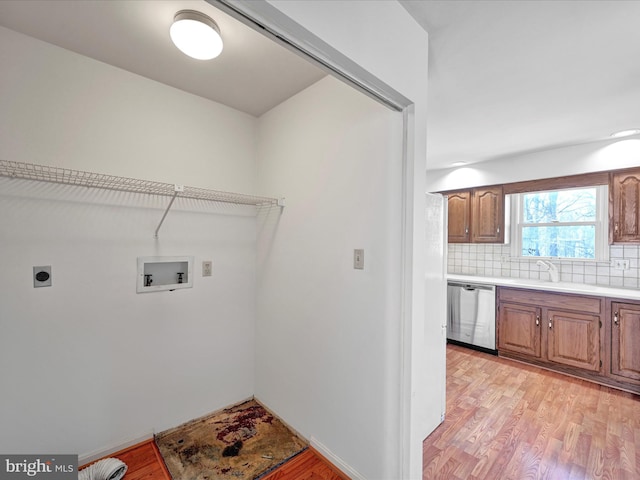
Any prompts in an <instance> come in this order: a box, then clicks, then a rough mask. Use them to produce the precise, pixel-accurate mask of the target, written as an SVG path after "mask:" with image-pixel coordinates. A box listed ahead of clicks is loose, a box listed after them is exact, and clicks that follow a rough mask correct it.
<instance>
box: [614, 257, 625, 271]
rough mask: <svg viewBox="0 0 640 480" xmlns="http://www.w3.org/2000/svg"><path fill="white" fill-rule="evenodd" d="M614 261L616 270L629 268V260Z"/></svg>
mask: <svg viewBox="0 0 640 480" xmlns="http://www.w3.org/2000/svg"><path fill="white" fill-rule="evenodd" d="M612 263H613V268H614V269H615V270H629V260H621V259H620V260H613V262H612Z"/></svg>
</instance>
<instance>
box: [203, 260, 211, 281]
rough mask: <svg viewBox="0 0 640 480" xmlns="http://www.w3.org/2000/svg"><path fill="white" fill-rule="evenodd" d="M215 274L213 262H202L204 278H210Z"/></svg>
mask: <svg viewBox="0 0 640 480" xmlns="http://www.w3.org/2000/svg"><path fill="white" fill-rule="evenodd" d="M212 273H213V262H212V261H211V260H205V261H203V262H202V276H203V277H210V276H211V274H212Z"/></svg>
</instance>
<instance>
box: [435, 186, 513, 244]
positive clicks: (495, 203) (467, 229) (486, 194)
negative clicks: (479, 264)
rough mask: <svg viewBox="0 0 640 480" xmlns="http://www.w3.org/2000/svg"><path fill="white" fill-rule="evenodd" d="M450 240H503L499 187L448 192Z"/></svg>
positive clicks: (453, 241) (464, 241)
mask: <svg viewBox="0 0 640 480" xmlns="http://www.w3.org/2000/svg"><path fill="white" fill-rule="evenodd" d="M447 197H448V212H449V213H448V219H449V232H448V233H449V235H448V237H449V243H504V192H503V190H502V186H497V187H486V188H474V189H472V190H466V191H463V192H453V193H449V194H448V196H447Z"/></svg>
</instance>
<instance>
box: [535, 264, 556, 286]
mask: <svg viewBox="0 0 640 480" xmlns="http://www.w3.org/2000/svg"><path fill="white" fill-rule="evenodd" d="M536 265H538V266H540V267H542V268H543V269H544V270H545V271H547V272H549V277H551V281H552V282H553V283H558V282H559V281H560V274H559V273H558V267H556V266H555V265H554V264H553V263H551V262H550V261H548V260H538V261H537V262H536Z"/></svg>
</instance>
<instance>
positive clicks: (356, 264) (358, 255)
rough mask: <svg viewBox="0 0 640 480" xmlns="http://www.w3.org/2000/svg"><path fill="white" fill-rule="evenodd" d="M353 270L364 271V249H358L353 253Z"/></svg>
mask: <svg viewBox="0 0 640 480" xmlns="http://www.w3.org/2000/svg"><path fill="white" fill-rule="evenodd" d="M353 268H355V269H356V270H364V249H362V248H356V249H355V250H354V251H353Z"/></svg>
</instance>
